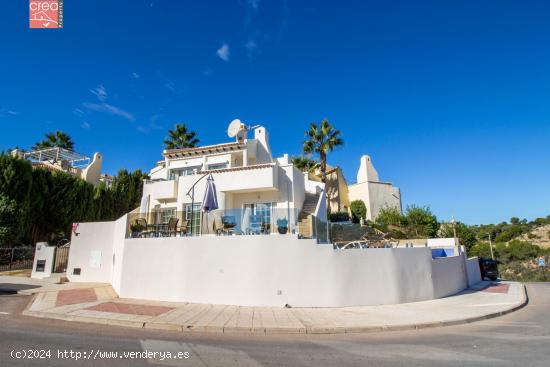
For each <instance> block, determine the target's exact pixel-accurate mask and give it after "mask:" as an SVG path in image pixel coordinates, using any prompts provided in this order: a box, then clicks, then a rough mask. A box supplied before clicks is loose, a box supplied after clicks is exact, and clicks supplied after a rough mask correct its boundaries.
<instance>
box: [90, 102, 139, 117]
mask: <svg viewBox="0 0 550 367" xmlns="http://www.w3.org/2000/svg"><path fill="white" fill-rule="evenodd" d="M82 106H84V107H85V108H86V109H88V110H90V111H96V112H102V113H106V114H109V115H113V116H120V117H123V118H125V119H126V120H128V121H135V117H134V115H132V114H131V113H130V112H128V111H125V110H123V109H121V108H119V107H116V106H113V105H110V104H108V103H83V104H82Z"/></svg>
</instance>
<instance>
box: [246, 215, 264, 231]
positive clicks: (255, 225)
mask: <svg viewBox="0 0 550 367" xmlns="http://www.w3.org/2000/svg"><path fill="white" fill-rule="evenodd" d="M247 232H248V234H260V233H262V217H260V216H259V215H251V216H250V226H249V227H248V231H247Z"/></svg>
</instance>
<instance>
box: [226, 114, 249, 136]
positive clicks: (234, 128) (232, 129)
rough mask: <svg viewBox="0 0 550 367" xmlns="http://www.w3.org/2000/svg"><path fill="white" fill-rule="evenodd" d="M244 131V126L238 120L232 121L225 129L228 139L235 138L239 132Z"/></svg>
mask: <svg viewBox="0 0 550 367" xmlns="http://www.w3.org/2000/svg"><path fill="white" fill-rule="evenodd" d="M243 129H245V126H244V124H243V123H242V122H241V120H239V119H235V120H233V121H231V123H230V124H229V127H228V128H227V135H228V136H229V137H230V138H234V137H236V136H237V135H238V134H239V133H240V132H241V130H243Z"/></svg>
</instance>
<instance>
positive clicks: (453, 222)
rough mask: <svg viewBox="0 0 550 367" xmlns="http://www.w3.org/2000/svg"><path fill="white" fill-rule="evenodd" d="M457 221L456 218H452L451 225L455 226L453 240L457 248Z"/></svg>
mask: <svg viewBox="0 0 550 367" xmlns="http://www.w3.org/2000/svg"><path fill="white" fill-rule="evenodd" d="M455 224H456V220H455V217H451V225H452V226H453V238H454V239H455V246H456V227H455Z"/></svg>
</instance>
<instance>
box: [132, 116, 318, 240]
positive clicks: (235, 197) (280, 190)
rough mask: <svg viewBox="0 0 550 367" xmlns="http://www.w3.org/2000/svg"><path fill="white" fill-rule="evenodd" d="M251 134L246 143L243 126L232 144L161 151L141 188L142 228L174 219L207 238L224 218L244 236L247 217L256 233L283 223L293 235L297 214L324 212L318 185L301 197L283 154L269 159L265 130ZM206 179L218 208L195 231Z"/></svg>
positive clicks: (299, 178) (299, 180) (302, 183)
mask: <svg viewBox="0 0 550 367" xmlns="http://www.w3.org/2000/svg"><path fill="white" fill-rule="evenodd" d="M253 134H254V137H253V138H251V139H249V138H248V137H247V129H246V127H244V125H243V126H242V131H241V132H240V133H239V135H238V136H237V137H236V141H235V142H231V143H224V144H216V145H208V146H202V147H196V148H185V149H172V150H165V151H164V152H163V156H164V160H162V161H160V162H158V163H157V166H156V167H155V168H153V169H152V170H151V172H150V177H151V179H150V180H148V181H146V182H145V183H144V186H143V199H142V204H141V207H140V208H139V213H140V215H141V216H142V217H143V214H144V213H147V215H146V216H145V218H146V219H147V222H148V223H153V222H160V223H162V222H167V219H168V218H170V217H174V216H176V217H178V219H179V223H180V225H181V224H183V223H185V226H186V227H187V228H186V229H187V231H188V232H189V233H193V234H198V233H199V232H201V233H202V234H205V233H213V232H214V230H215V226H216V225H221V224H223V222H221V220H222V217H223V218H227V217H230V218H232V220H234V221H235V224H236V226H235V227H234V230H235V231H236V232H237V233H238V234H246V233H250V232H251V231H254V230H255V228H254V223H251V222H250V221H249V217H250V216H255V215H256V216H259V220H260V221H261V223H262V225H263V228H260V229H261V231H262V233H271V232H275V231H276V224H277V220H283V221H286V222H288V228H289V232H290V233H292V232H294V233H295V232H296V229H297V224H298V219H299V217H300V215H302V216H303V217H304V218H305V217H307V216H310V215H315V216H320V215H322V214H323V213H326V204H325V199H324V196H323V195H322V192H321V190H320V189H319V188H318V185H313V186H312V187H313V189H312V190H313V191H312V192H309V194H311V195H307V194H308V193H307V191H306V187H307V186H308V185H307V184H306V181H307V178H306V177H304V175H303V174H302V172H300V171H299V170H298V169H297V168H296V167H294V165H292V163H291V162H289V158H288V155H286V154H285V155H284V156H282V157H279V158H274V157H273V156H272V153H271V148H270V146H269V136H268V133H267V130H266V129H265V128H264V127H263V126H257V127H255V128H254V129H253ZM210 175H211V177H212V178H213V179H214V183H215V185H216V189H217V196H218V205H219V209H218V210H216V211H215V213H214V214H213V215H211V217H210V218H208V219H206V220H208V221H209V224H208V225H205V224H204V223H203V226H202V228H199V227H200V223H201V221H200V218H201V212H202V211H201V202H202V200H203V197H204V191H205V187H206V182H207V177H210ZM310 186H311V185H310ZM316 190H317V191H316ZM306 198H307V200H308V202H307V203H305V201H306ZM304 203H305V204H306V205H304ZM324 215H325V216H326V214H324ZM216 221H217V222H216Z"/></svg>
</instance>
